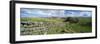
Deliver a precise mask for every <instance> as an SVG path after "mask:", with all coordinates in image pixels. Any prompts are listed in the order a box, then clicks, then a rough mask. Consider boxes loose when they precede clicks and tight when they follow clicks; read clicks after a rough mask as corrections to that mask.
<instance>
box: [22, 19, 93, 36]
mask: <svg viewBox="0 0 100 44" xmlns="http://www.w3.org/2000/svg"><path fill="white" fill-rule="evenodd" d="M21 21H24V22H27V21H29V22H50V24H49V25H47V24H43V26H44V27H46V28H48V31H46V34H61V33H89V32H92V26H91V25H87V23H88V22H90V23H91V18H87V17H86V18H80V17H79V22H78V23H68V22H63V21H64V19H61V18H21ZM23 27H24V26H21V28H23ZM41 27H42V26H41ZM24 29H25V28H24ZM23 32H24V33H25V32H31V34H25V35H41V34H44V32H45V31H38V30H32V31H30V30H29V31H25V30H24V31H21V33H23ZM22 35H23V34H22Z"/></svg>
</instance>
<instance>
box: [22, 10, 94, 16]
mask: <svg viewBox="0 0 100 44" xmlns="http://www.w3.org/2000/svg"><path fill="white" fill-rule="evenodd" d="M20 15H21V17H91V16H92V11H88V10H63V9H38V8H20Z"/></svg>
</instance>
